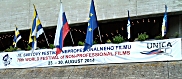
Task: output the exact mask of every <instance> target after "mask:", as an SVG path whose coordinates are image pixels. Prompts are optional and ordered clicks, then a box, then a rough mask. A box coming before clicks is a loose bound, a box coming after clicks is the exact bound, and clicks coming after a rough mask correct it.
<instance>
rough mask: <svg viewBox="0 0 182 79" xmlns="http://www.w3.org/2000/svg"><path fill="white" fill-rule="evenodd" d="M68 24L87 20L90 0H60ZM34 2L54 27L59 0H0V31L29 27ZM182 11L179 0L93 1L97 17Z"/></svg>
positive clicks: (109, 17) (49, 24)
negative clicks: (166, 7)
mask: <svg viewBox="0 0 182 79" xmlns="http://www.w3.org/2000/svg"><path fill="white" fill-rule="evenodd" d="M62 2H63V6H64V10H65V12H66V15H67V19H68V22H69V23H71V24H72V23H80V22H87V18H88V13H89V9H90V2H91V1H90V0H62ZM33 4H35V5H36V8H37V11H38V14H39V17H40V20H41V21H42V24H43V26H55V25H56V23H57V17H58V13H59V5H60V0H0V7H1V8H0V15H1V16H0V27H1V30H0V32H3V31H10V30H14V25H15V24H16V25H17V26H18V27H19V29H28V28H29V27H30V25H31V23H32V21H31V20H32V13H33ZM165 4H167V5H168V12H175V11H180V10H182V1H180V0H95V6H96V12H97V17H98V20H104V19H113V18H123V17H127V10H130V16H140V15H149V14H157V13H163V12H164V5H165Z"/></svg>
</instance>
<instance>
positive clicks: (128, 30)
mask: <svg viewBox="0 0 182 79" xmlns="http://www.w3.org/2000/svg"><path fill="white" fill-rule="evenodd" d="M130 28H131V24H130V15H129V10H128V24H127V33H128V39H130Z"/></svg>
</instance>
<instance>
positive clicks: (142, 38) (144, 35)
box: [138, 32, 149, 41]
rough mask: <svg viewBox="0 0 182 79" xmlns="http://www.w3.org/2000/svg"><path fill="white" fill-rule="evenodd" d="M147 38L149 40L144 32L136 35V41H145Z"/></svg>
mask: <svg viewBox="0 0 182 79" xmlns="http://www.w3.org/2000/svg"><path fill="white" fill-rule="evenodd" d="M148 38H149V36H148V35H147V34H146V32H144V33H141V34H139V35H138V41H145V40H146V39H148Z"/></svg>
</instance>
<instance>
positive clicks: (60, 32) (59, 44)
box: [54, 3, 70, 55]
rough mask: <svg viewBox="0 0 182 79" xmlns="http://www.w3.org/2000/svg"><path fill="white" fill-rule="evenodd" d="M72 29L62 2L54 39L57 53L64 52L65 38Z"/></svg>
mask: <svg viewBox="0 0 182 79" xmlns="http://www.w3.org/2000/svg"><path fill="white" fill-rule="evenodd" d="M69 31H70V28H69V25H68V22H67V19H66V15H65V12H64V11H63V7H62V3H61V5H60V12H59V17H58V23H57V28H56V35H55V39H54V45H55V46H56V55H58V54H60V53H61V52H62V48H63V44H64V39H65V37H66V35H67V34H68V32H69Z"/></svg>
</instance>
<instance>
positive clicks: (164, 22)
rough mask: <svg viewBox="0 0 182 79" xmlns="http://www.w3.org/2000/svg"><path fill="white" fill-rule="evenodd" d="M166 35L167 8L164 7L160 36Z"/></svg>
mask: <svg viewBox="0 0 182 79" xmlns="http://www.w3.org/2000/svg"><path fill="white" fill-rule="evenodd" d="M166 33H167V6H166V5H165V13H164V18H163V22H162V36H164V35H166Z"/></svg>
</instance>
